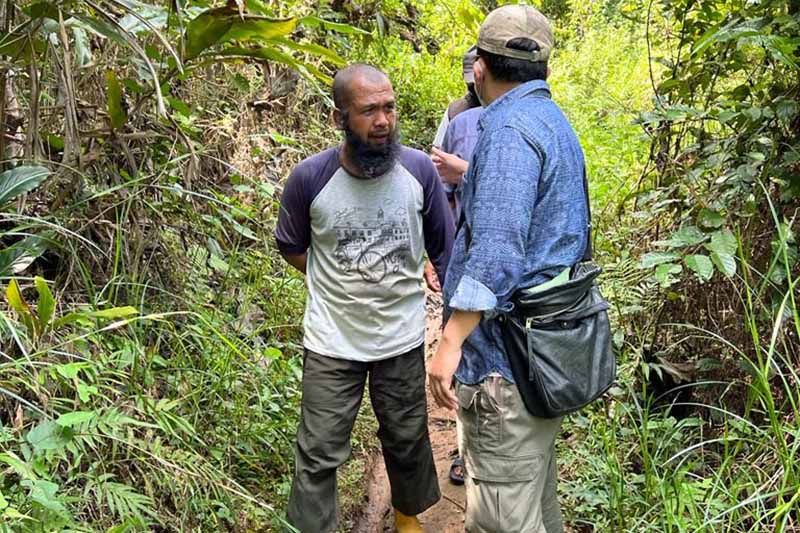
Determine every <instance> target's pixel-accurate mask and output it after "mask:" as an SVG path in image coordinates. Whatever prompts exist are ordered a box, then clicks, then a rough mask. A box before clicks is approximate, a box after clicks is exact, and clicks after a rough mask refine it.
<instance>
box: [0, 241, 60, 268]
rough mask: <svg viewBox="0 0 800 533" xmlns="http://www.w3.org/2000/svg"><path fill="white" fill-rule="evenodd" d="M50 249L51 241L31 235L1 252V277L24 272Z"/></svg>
mask: <svg viewBox="0 0 800 533" xmlns="http://www.w3.org/2000/svg"><path fill="white" fill-rule="evenodd" d="M49 247H50V241H49V239H47V238H45V237H43V236H39V235H31V236H29V237H26V238H24V239H22V240H21V241H19V242H15V243H14V244H12V245H11V246H9V247H8V248H5V249H3V250H0V276H10V275H11V274H19V273H20V272H23V271H24V270H25V269H26V268H28V266H30V264H31V263H32V262H33V261H35V260H36V259H37V258H38V257H39V256H41V255H42V254H43V253H44V252H45V251H46V250H47V249H48V248H49Z"/></svg>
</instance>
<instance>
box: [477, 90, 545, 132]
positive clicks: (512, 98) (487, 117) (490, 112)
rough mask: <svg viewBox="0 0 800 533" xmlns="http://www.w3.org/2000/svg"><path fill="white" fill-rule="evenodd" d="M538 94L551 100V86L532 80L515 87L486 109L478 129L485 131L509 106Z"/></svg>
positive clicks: (479, 121)
mask: <svg viewBox="0 0 800 533" xmlns="http://www.w3.org/2000/svg"><path fill="white" fill-rule="evenodd" d="M537 92H539V93H540V94H541V95H542V96H545V97H547V98H550V86H549V85H548V84H547V82H546V81H544V80H532V81H528V82H525V83H523V84H522V85H519V86H517V87H514V88H513V89H511V90H510V91H508V92H507V93H505V94H504V95H503V96H501V97H500V98H498V99H497V100H495V101H494V102H492V103H491V104H489V107H487V108H485V109H484V112H483V114H482V115H481V118H480V120H478V128H480V129H481V130H483V129H484V128H485V127H486V124H488V123H489V122H490V121H491V120H492V117H494V116H495V115H496V114H497V113H499V112H501V111H502V110H503V109H505V108H506V107H508V106H509V105H513V103H514V102H517V101H518V100H521V99H523V98H526V97H528V96H531V95H533V94H534V93H537Z"/></svg>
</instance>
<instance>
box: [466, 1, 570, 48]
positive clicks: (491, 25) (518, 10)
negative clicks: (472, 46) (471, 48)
mask: <svg viewBox="0 0 800 533" xmlns="http://www.w3.org/2000/svg"><path fill="white" fill-rule="evenodd" d="M520 37H522V38H525V39H531V40H533V41H535V42H536V44H538V45H539V49H538V50H534V51H533V52H526V51H525V50H515V49H513V48H508V47H507V46H506V43H507V42H508V41H510V40H511V39H517V38H520ZM554 44H555V39H554V38H553V30H552V28H551V27H550V22H549V21H548V20H547V17H545V16H544V15H542V14H541V13H540V12H539V10H537V9H536V8H534V7H532V6H524V5H507V6H502V7H498V8H497V9H495V10H494V11H492V12H491V13H489V14H488V15H487V16H486V19H485V20H484V21H483V24H481V29H480V32H479V33H478V48H480V49H481V50H486V51H487V52H491V53H493V54H497V55H500V56H506V57H513V58H514V59H526V60H528V61H534V62H535V61H547V59H548V58H549V57H550V51H551V50H552V49H553V46H554Z"/></svg>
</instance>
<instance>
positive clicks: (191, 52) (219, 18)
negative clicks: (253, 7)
mask: <svg viewBox="0 0 800 533" xmlns="http://www.w3.org/2000/svg"><path fill="white" fill-rule="evenodd" d="M236 16H238V13H237V12H236V10H231V9H230V8H229V7H220V8H217V9H209V10H208V11H204V12H202V13H201V14H200V15H198V16H197V17H195V18H194V19H192V20H191V21H190V22H189V24H188V25H187V26H186V57H187V59H191V58H194V57H197V56H199V55H200V54H201V53H203V52H204V51H205V50H206V49H207V48H209V47H211V46H214V45H215V44H217V43H218V42H219V40H220V39H222V36H223V35H225V34H226V33H227V32H228V30H229V29H230V28H231V26H232V25H233V20H234V18H233V17H236Z"/></svg>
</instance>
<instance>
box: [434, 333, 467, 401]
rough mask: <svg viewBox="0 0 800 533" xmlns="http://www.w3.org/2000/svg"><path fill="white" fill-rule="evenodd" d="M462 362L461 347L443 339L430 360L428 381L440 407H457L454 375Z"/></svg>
mask: <svg viewBox="0 0 800 533" xmlns="http://www.w3.org/2000/svg"><path fill="white" fill-rule="evenodd" d="M460 362H461V347H460V346H455V345H452V344H450V343H448V342H447V341H446V340H444V339H443V340H442V342H441V343H440V344H439V348H438V349H437V350H436V355H434V356H433V357H432V358H431V360H430V361H429V362H428V383H429V384H430V387H431V393H432V394H433V398H434V400H436V403H437V404H438V405H439V406H440V407H444V408H446V409H457V408H458V399H457V398H456V395H455V392H454V391H453V375H454V374H455V373H456V370H457V369H458V364H459V363H460Z"/></svg>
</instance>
